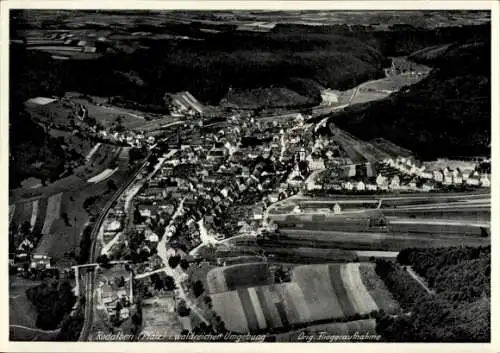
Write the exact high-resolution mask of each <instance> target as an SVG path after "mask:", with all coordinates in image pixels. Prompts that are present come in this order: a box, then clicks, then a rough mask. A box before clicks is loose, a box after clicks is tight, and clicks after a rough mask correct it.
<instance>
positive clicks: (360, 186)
mask: <svg viewBox="0 0 500 353" xmlns="http://www.w3.org/2000/svg"><path fill="white" fill-rule="evenodd" d="M355 187H356V190H358V191H365V189H366V185H365V183H364V182H363V181H362V180H360V181H358V182H356V186H355Z"/></svg>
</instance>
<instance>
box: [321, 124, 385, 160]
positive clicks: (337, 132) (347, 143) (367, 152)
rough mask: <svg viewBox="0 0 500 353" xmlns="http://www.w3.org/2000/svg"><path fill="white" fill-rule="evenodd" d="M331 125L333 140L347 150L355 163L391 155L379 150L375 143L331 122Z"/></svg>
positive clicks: (348, 155)
mask: <svg viewBox="0 0 500 353" xmlns="http://www.w3.org/2000/svg"><path fill="white" fill-rule="evenodd" d="M329 127H330V131H331V133H332V139H333V141H335V142H336V143H337V144H338V145H339V146H340V147H341V148H342V150H344V151H345V152H346V154H347V157H348V158H349V159H351V160H352V161H353V163H363V162H376V161H379V160H382V159H384V158H387V157H390V155H389V154H387V153H385V152H384V151H382V150H379V149H378V148H376V147H375V146H374V145H372V144H370V143H368V142H366V141H362V140H360V139H358V138H356V137H354V136H353V135H351V134H349V133H348V132H346V131H344V130H341V129H339V128H337V127H336V126H334V124H330V125H329Z"/></svg>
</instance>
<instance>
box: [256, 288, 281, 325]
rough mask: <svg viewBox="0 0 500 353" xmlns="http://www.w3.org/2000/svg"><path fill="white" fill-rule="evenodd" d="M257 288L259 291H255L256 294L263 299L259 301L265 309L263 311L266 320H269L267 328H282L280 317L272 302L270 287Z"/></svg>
mask: <svg viewBox="0 0 500 353" xmlns="http://www.w3.org/2000/svg"><path fill="white" fill-rule="evenodd" d="M258 288H259V290H257V294H258V295H259V296H262V297H263V298H264V300H263V301H261V303H263V304H264V306H265V308H266V309H267V310H264V314H265V316H266V320H269V321H270V322H271V324H270V325H269V327H276V328H280V327H283V323H282V321H281V318H280V315H279V313H278V310H277V308H276V305H275V302H274V300H273V295H272V286H262V287H258Z"/></svg>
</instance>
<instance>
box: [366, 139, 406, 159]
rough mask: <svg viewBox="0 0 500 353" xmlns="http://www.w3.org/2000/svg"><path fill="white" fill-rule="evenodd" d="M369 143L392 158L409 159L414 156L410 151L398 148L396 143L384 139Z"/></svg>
mask: <svg viewBox="0 0 500 353" xmlns="http://www.w3.org/2000/svg"><path fill="white" fill-rule="evenodd" d="M368 142H369V143H371V144H372V145H374V146H375V147H377V148H378V149H380V150H382V151H384V152H385V153H387V154H389V155H391V156H396V157H397V156H402V157H409V156H411V155H412V154H413V153H412V152H411V151H410V150H407V149H406V148H403V147H401V146H398V145H396V144H395V143H393V142H391V141H389V140H386V139H384V138H382V137H379V138H375V139H373V140H370V141H368Z"/></svg>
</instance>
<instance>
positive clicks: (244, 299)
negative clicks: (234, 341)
mask: <svg viewBox="0 0 500 353" xmlns="http://www.w3.org/2000/svg"><path fill="white" fill-rule="evenodd" d="M237 293H238V295H239V297H240V300H241V305H242V307H243V311H244V312H245V315H246V318H247V323H248V329H249V330H250V332H254V331H256V330H258V329H259V322H258V320H257V315H256V314H255V309H254V307H253V305H252V300H251V299H250V295H249V294H248V289H247V288H244V289H239V290H238V291H237Z"/></svg>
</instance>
